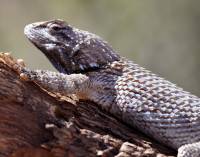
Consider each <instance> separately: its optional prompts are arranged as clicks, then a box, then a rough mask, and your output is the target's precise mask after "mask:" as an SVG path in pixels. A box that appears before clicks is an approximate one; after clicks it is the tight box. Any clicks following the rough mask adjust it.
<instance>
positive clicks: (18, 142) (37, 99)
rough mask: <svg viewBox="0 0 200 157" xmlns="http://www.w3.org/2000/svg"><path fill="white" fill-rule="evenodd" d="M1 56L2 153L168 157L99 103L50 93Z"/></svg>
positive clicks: (18, 156)
mask: <svg viewBox="0 0 200 157" xmlns="http://www.w3.org/2000/svg"><path fill="white" fill-rule="evenodd" d="M8 65H9V63H7V61H6V60H5V56H4V57H2V55H1V56H0V157H5V156H11V157H21V156H27V157H28V156H29V157H41V156H42V157H47V156H48V157H66V156H70V157H82V156H83V157H84V156H88V157H94V156H102V157H112V156H116V157H130V156H141V157H144V156H145V157H147V156H149V157H155V156H159V157H169V156H174V155H175V154H176V152H175V151H173V150H171V149H169V148H165V147H163V146H162V145H161V144H159V143H157V142H156V141H154V140H152V139H150V138H148V137H146V136H145V135H143V134H142V133H140V131H138V130H136V129H134V128H130V127H129V126H127V125H125V124H124V123H123V122H121V121H119V120H118V119H116V118H115V117H113V116H112V115H110V114H109V113H106V112H105V111H103V110H102V109H101V108H99V107H98V105H97V104H95V103H93V102H89V101H83V100H79V101H78V100H76V99H75V98H73V97H71V98H70V97H67V98H64V97H61V96H58V95H57V94H53V93H48V92H47V91H45V90H43V89H41V88H40V87H39V86H38V85H37V84H35V83H34V82H25V81H21V80H20V78H19V74H18V73H17V72H16V71H15V70H14V68H12V67H11V66H8Z"/></svg>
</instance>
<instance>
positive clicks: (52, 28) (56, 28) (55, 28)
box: [50, 24, 63, 32]
mask: <svg viewBox="0 0 200 157" xmlns="http://www.w3.org/2000/svg"><path fill="white" fill-rule="evenodd" d="M50 29H51V30H53V31H56V32H57V31H60V30H63V27H61V26H59V25H55V24H54V25H51V26H50Z"/></svg>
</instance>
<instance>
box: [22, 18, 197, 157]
mask: <svg viewBox="0 0 200 157" xmlns="http://www.w3.org/2000/svg"><path fill="white" fill-rule="evenodd" d="M24 32H25V34H26V36H27V37H28V39H29V40H30V41H31V42H32V43H33V44H34V45H35V46H36V47H38V48H39V49H40V50H41V51H42V52H43V53H44V54H45V55H46V56H47V58H48V59H49V60H50V61H51V62H52V64H53V65H54V66H55V67H56V68H57V70H58V71H59V72H60V73H59V72H57V73H55V72H50V71H41V70H39V71H31V70H29V69H22V70H21V76H23V77H25V78H26V79H27V80H32V81H34V82H36V83H37V84H39V85H40V86H41V87H43V88H46V89H47V90H49V91H51V92H59V93H61V94H62V95H69V94H76V95H77V96H78V97H79V98H81V99H87V100H91V101H94V102H96V103H97V104H98V105H100V106H101V107H102V108H103V109H105V110H106V111H108V112H110V113H112V114H113V115H114V116H116V117H118V118H120V119H122V120H123V121H124V122H125V123H127V124H129V125H131V126H133V127H136V128H138V129H139V130H141V131H142V132H144V133H146V134H147V135H149V136H151V137H153V138H154V139H156V140H157V141H159V142H161V143H163V144H165V145H168V146H169V147H171V148H173V149H176V150H178V157H198V156H200V98H198V97H197V96H194V95H192V94H190V93H189V92H186V91H183V89H181V88H179V87H177V86H176V85H175V84H173V83H171V82H169V81H167V80H165V79H163V78H161V77H158V76H157V75H155V74H153V73H151V72H150V71H148V70H146V69H144V68H142V67H140V66H138V65H137V64H134V63H133V62H132V61H129V60H127V59H125V58H123V57H120V56H119V55H118V54H117V53H116V52H115V51H114V50H113V49H112V48H111V47H110V46H109V45H108V43H107V42H105V41H103V40H102V39H101V38H100V37H98V36H96V35H94V34H92V33H89V32H86V31H82V30H79V29H76V28H74V27H72V26H70V25H68V24H67V23H65V22H64V21H62V20H53V21H46V22H38V23H33V24H29V25H27V26H26V27H25V31H24Z"/></svg>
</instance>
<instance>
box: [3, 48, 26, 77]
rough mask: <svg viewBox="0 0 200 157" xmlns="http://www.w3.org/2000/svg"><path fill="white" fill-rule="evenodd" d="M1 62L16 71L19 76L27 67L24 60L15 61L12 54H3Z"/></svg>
mask: <svg viewBox="0 0 200 157" xmlns="http://www.w3.org/2000/svg"><path fill="white" fill-rule="evenodd" d="M0 61H2V62H3V63H4V64H6V65H8V66H9V67H10V68H12V69H13V70H15V71H16V72H17V73H18V74H20V73H21V70H22V69H23V68H24V67H25V64H24V61H23V60H22V59H14V58H13V57H12V56H11V55H10V53H4V52H1V53H0Z"/></svg>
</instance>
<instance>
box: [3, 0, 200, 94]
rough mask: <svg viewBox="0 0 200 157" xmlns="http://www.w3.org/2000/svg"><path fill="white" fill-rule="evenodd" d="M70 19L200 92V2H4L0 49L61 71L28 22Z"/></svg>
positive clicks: (35, 66)
mask: <svg viewBox="0 0 200 157" xmlns="http://www.w3.org/2000/svg"><path fill="white" fill-rule="evenodd" d="M57 18H60V19H64V20H66V21H67V22H68V23H70V24H72V25H74V26H76V27H78V28H81V29H84V30H89V31H90V32H93V33H96V34H98V35H99V36H101V37H103V38H104V39H105V40H107V41H108V42H109V43H110V44H111V45H112V46H113V48H114V49H115V50H117V51H118V52H119V53H120V54H121V55H123V56H125V57H128V58H130V59H131V60H133V61H135V62H136V63H138V64H140V65H142V66H144V67H146V68H147V69H149V70H151V71H153V72H154V73H157V74H159V75H161V76H162V77H165V78H166V79H168V80H170V81H172V82H174V83H176V84H178V85H179V86H182V87H183V88H184V89H185V90H189V91H191V92H192V93H193V94H196V95H198V96H200V85H199V81H200V70H199V69H200V1H198V0H166V1H164V0H142V1H139V0H43V1H42V0H33V1H31V0H0V51H9V52H12V54H13V55H14V56H15V57H17V58H22V59H24V60H25V62H26V64H27V65H28V66H29V67H31V68H33V69H49V70H55V69H54V68H53V67H52V66H51V65H50V63H49V62H48V60H47V59H46V58H45V57H44V56H43V54H42V53H41V52H39V50H37V49H36V48H35V47H34V46H33V45H32V44H31V43H29V41H28V40H27V39H26V38H25V36H24V34H23V28H24V26H25V25H26V24H29V23H32V22H37V21H43V20H50V19H57Z"/></svg>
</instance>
